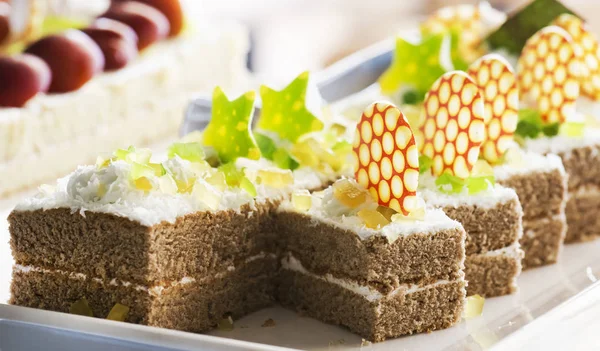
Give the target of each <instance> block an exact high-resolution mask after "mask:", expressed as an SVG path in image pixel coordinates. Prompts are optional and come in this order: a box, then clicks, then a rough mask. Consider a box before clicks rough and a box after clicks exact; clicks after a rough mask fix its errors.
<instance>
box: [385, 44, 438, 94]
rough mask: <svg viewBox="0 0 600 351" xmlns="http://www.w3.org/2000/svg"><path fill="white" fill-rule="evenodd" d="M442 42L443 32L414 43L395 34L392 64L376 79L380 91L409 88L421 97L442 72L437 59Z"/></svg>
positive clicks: (388, 91)
mask: <svg viewBox="0 0 600 351" xmlns="http://www.w3.org/2000/svg"><path fill="white" fill-rule="evenodd" d="M443 42H444V35H431V36H428V37H426V38H425V39H423V41H421V42H420V43H418V44H413V43H411V42H409V41H407V40H406V39H403V38H400V37H398V38H397V39H396V49H395V50H394V57H393V58H392V64H391V65H390V67H389V68H388V69H387V70H386V71H385V72H384V73H383V75H382V76H381V78H379V85H380V86H381V91H382V92H383V93H384V94H387V95H391V94H394V93H396V92H397V91H398V90H399V89H400V88H403V87H410V88H412V89H416V90H417V92H418V93H419V95H423V96H424V95H425V93H427V91H428V90H429V88H431V85H432V84H433V83H434V82H435V80H436V79H438V78H439V77H440V76H441V75H442V74H444V73H445V72H446V70H445V69H444V67H442V64H441V61H440V55H441V54H442V52H441V51H442V43H443Z"/></svg>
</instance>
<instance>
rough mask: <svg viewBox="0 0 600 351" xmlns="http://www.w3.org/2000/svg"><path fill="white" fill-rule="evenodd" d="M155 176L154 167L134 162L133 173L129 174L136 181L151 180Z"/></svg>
mask: <svg viewBox="0 0 600 351" xmlns="http://www.w3.org/2000/svg"><path fill="white" fill-rule="evenodd" d="M155 174H156V173H155V169H154V168H153V167H151V166H149V165H145V164H142V163H137V162H134V163H133V164H132V165H131V171H130V172H129V176H130V177H131V179H132V180H136V179H138V178H141V177H146V178H149V177H152V176H154V175H155Z"/></svg>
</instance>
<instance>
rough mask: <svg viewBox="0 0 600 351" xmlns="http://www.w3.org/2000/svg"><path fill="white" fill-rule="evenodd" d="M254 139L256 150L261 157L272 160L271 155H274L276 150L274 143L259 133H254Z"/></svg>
mask: <svg viewBox="0 0 600 351" xmlns="http://www.w3.org/2000/svg"><path fill="white" fill-rule="evenodd" d="M254 139H256V144H258V148H259V149H260V153H261V154H262V155H263V157H265V158H266V159H269V160H272V159H273V154H274V153H275V150H277V144H275V141H274V140H273V139H271V138H269V137H268V136H266V135H264V134H263V133H260V132H254Z"/></svg>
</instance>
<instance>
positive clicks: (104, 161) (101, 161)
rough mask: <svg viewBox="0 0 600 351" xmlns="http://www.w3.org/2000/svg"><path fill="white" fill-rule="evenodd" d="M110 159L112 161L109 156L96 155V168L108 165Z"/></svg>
mask: <svg viewBox="0 0 600 351" xmlns="http://www.w3.org/2000/svg"><path fill="white" fill-rule="evenodd" d="M110 161H112V159H111V158H110V157H104V156H98V157H97V158H96V168H98V169H102V168H106V167H108V165H110Z"/></svg>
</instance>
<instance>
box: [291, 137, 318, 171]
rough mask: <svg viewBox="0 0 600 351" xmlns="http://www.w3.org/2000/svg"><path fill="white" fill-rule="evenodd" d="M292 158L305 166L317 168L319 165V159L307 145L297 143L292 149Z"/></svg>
mask: <svg viewBox="0 0 600 351" xmlns="http://www.w3.org/2000/svg"><path fill="white" fill-rule="evenodd" d="M291 152H292V156H294V157H295V158H296V159H297V160H298V162H300V164H301V165H303V166H308V167H316V166H317V165H318V164H319V157H318V156H317V155H316V154H315V153H314V152H313V151H312V150H311V149H310V146H309V145H308V144H307V143H305V142H302V143H297V144H295V145H294V146H293V147H292V150H291Z"/></svg>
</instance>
